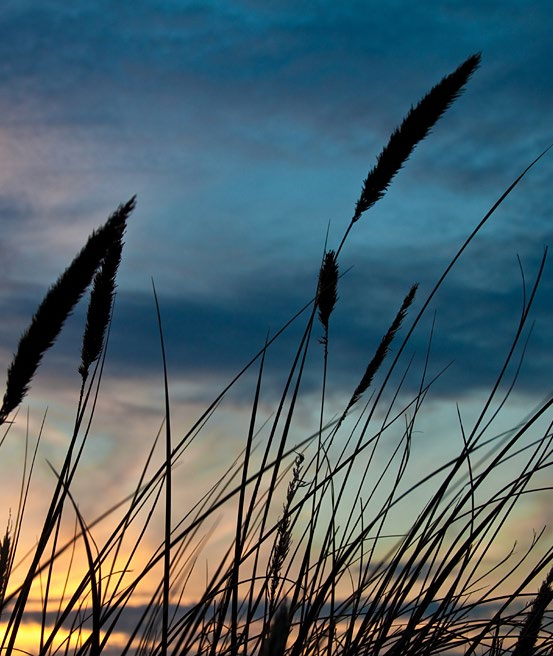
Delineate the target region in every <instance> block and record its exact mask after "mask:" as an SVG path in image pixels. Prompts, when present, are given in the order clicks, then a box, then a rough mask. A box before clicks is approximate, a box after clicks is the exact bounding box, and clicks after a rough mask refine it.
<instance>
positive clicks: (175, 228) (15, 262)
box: [0, 0, 553, 489]
mask: <svg viewBox="0 0 553 656" xmlns="http://www.w3.org/2000/svg"><path fill="white" fill-rule="evenodd" d="M551 19H552V9H551V3H550V2H548V1H546V0H542V1H535V2H527V3H520V2H513V1H502V2H496V1H492V0H484V1H480V2H466V1H465V2H456V1H440V2H434V1H429V2H424V3H408V2H402V1H399V0H393V1H390V2H385V3H382V2H373V1H372V0H368V1H365V2H361V1H359V2H357V1H349V0H348V1H346V2H340V3H338V2H327V1H323V0H321V1H312V2H297V1H295V2H287V1H284V0H281V1H278V2H276V1H275V2H273V1H266V0H265V1H263V2H255V1H250V2H247V1H242V2H211V1H206V2H186V1H180V2H177V1H173V2H170V1H165V2H154V1H149V2H147V1H143V0H135V1H134V2H132V3H131V2H117V3H114V2H107V1H106V0H104V1H97V2H84V1H83V2H81V1H77V2H72V3H66V2H54V1H41V2H37V1H36V0H29V1H25V0H17V1H15V0H13V1H7V2H5V3H3V5H2V8H1V9H0V71H1V79H2V84H1V85H0V152H2V157H1V160H0V162H1V164H0V221H1V225H2V227H3V229H2V231H1V234H0V256H1V259H0V262H1V265H0V266H1V274H2V275H1V282H0V307H1V311H2V316H3V321H2V324H1V327H0V365H1V366H5V367H7V366H8V364H9V361H10V359H11V355H12V353H13V351H14V349H15V346H16V343H17V339H18V337H19V334H20V333H21V331H22V330H23V329H24V327H25V326H26V324H27V322H28V321H29V319H30V317H31V315H32V312H33V311H34V309H35V308H36V305H37V304H38V302H39V301H40V299H41V298H42V296H43V294H44V292H45V291H46V289H47V287H48V286H49V284H51V283H52V282H53V281H54V280H55V278H56V277H57V275H58V274H59V273H60V272H61V271H62V270H63V269H64V267H65V266H66V265H67V264H68V263H69V261H70V260H71V258H72V257H73V255H74V254H75V253H76V252H77V251H78V250H79V248H80V247H81V246H82V244H83V243H84V241H85V240H86V238H87V236H88V234H89V233H90V232H91V231H92V229H94V228H95V227H97V226H98V225H100V224H101V223H103V222H104V220H105V219H106V218H107V216H108V215H109V213H110V212H111V211H112V210H113V209H114V208H115V207H116V206H117V205H118V204H119V203H120V202H123V201H126V200H127V199H128V198H129V197H130V196H132V195H134V194H137V197H138V205H137V209H136V211H135V213H134V215H133V217H132V219H131V221H130V223H129V227H128V231H127V236H126V245H125V250H124V254H123V263H122V266H121V269H120V277H119V290H118V296H117V303H116V311H115V318H114V323H113V331H112V337H111V342H110V352H109V358H108V366H107V368H106V382H105V386H106V399H105V401H104V403H105V406H104V415H103V417H104V418H105V421H103V420H102V419H99V422H98V429H99V431H100V432H101V433H102V435H103V437H104V442H102V440H99V442H98V445H102V444H103V445H104V446H103V447H101V446H98V451H97V453H96V456H95V457H96V458H97V460H96V461H95V462H96V464H98V463H100V464H102V465H105V464H106V462H107V460H108V459H113V460H116V458H115V457H114V456H117V454H118V453H119V454H120V453H123V452H126V449H127V448H128V434H129V433H132V434H134V435H137V434H139V433H141V431H144V434H145V435H146V434H147V435H148V437H144V441H145V442H147V441H148V439H150V437H151V436H153V435H154V434H155V430H156V428H157V426H158V425H159V421H160V419H161V417H162V414H163V404H162V388H161V378H160V371H161V361H160V350H159V342H158V339H157V333H156V323H155V312H154V305H153V297H152V290H151V278H152V277H153V278H154V280H155V284H156V287H157V291H158V294H159V298H160V304H161V311H162V316H163V319H164V326H165V334H166V340H167V344H166V346H167V350H168V355H169V374H170V378H171V381H172V384H173V394H174V401H175V412H176V414H177V416H178V419H179V420H182V421H185V417H186V421H187V422H188V421H189V420H188V417H190V416H192V413H193V412H194V411H198V410H199V409H201V408H202V407H205V404H206V402H208V401H210V400H211V399H212V398H213V394H214V390H216V389H220V388H221V387H222V386H223V385H224V384H225V383H226V382H227V381H228V380H229V379H230V378H231V377H232V375H233V374H234V372H236V370H237V369H239V368H240V366H241V365H242V364H243V363H244V362H245V361H247V359H249V357H250V356H251V355H253V354H254V353H255V352H256V351H257V349H258V348H259V347H260V346H262V344H263V341H264V339H265V336H266V334H267V331H272V332H274V331H275V330H276V329H278V328H279V327H280V325H281V324H282V323H283V322H284V321H286V320H287V319H288V318H289V316H291V314H293V312H295V311H296V310H297V309H299V307H301V306H302V305H303V303H304V302H305V301H307V300H308V299H309V298H310V295H311V294H312V293H313V290H314V286H315V283H316V275H317V270H318V264H319V262H320V258H321V255H322V251H323V246H324V240H325V234H326V230H327V226H328V225H329V222H330V228H329V246H330V247H336V246H337V245H338V243H339V241H340V239H341V237H342V234H343V232H344V230H345V229H346V227H347V225H348V223H349V220H350V218H351V215H352V212H353V208H354V205H355V201H356V200H357V197H358V195H359V191H360V188H361V183H362V180H363V178H364V177H365V175H366V173H367V171H368V170H369V168H370V167H371V166H372V165H373V164H374V162H375V159H376V156H377V155H378V153H379V152H380V150H381V148H382V147H383V146H384V145H385V143H386V141H387V139H388V137H389V135H390V133H391V131H392V130H393V129H394V128H395V127H396V126H397V125H398V124H399V123H400V122H401V120H402V118H403V117H404V115H405V114H406V112H407V111H408V110H409V108H410V106H411V105H412V104H414V103H416V102H417V101H418V100H419V99H420V98H421V97H422V96H423V95H424V93H426V92H427V91H428V90H429V89H430V88H431V86H433V85H434V84H435V83H437V82H438V81H439V80H440V79H441V77H442V76H444V75H446V74H447V73H449V72H451V71H452V70H454V69H455V68H456V67H457V66H458V65H459V64H460V63H461V62H462V61H463V60H464V59H466V58H467V57H468V56H469V55H471V54H472V53H475V52H482V64H481V67H480V69H479V70H478V71H477V72H476V73H475V75H474V77H473V78H472V80H471V81H470V83H469V85H468V87H467V89H466V92H465V93H464V94H463V95H462V96H461V98H460V99H459V100H458V101H457V102H456V103H455V105H454V106H453V107H452V109H450V111H449V112H448V113H447V114H446V116H445V117H444V118H443V119H442V120H441V121H440V122H439V123H438V125H437V126H436V127H435V129H434V130H433V132H432V134H430V135H429V137H428V138H427V139H426V140H425V141H424V142H423V143H422V144H421V145H420V146H419V147H418V148H417V150H416V152H415V153H414V155H413V156H412V158H411V159H410V160H409V162H408V163H407V165H406V166H405V168H404V169H403V170H402V171H401V172H400V173H399V175H398V176H397V178H396V179H395V180H394V182H393V183H392V185H391V187H390V190H389V192H388V193H387V195H386V197H385V198H384V199H383V200H382V201H381V202H379V203H378V204H377V205H376V206H375V207H374V208H373V209H372V210H371V211H370V212H369V213H367V214H366V215H365V216H364V217H363V219H362V220H361V221H359V222H358V223H357V224H356V225H355V228H354V230H353V231H352V232H351V234H350V237H349V239H348V242H347V244H346V246H345V248H344V249H343V251H342V253H341V260H340V266H341V269H342V271H346V270H348V269H350V267H351V269H350V270H349V271H348V273H347V275H346V276H345V277H344V278H343V279H342V281H341V285H340V289H339V295H340V299H339V304H338V308H337V311H336V312H337V317H336V320H335V327H333V339H334V342H333V350H332V352H331V365H330V366H331V372H332V376H333V378H332V380H333V385H334V386H333V390H334V392H333V393H334V394H335V396H334V397H333V398H334V399H335V400H336V401H337V403H338V401H340V400H342V401H343V400H344V399H345V398H346V397H348V396H349V394H351V391H352V390H353V388H354V387H355V385H356V384H357V381H358V379H359V377H360V376H361V374H362V373H363V371H364V368H365V366H366V363H367V362H368V360H369V359H370V357H371V355H372V353H373V351H374V349H375V348H376V346H377V344H378V342H379V341H380V338H381V336H382V334H383V332H384V331H385V330H386V328H387V326H388V324H389V323H390V321H391V320H392V318H393V316H394V314H395V312H396V311H397V309H398V307H399V305H400V303H401V300H402V298H403V296H404V295H405V294H406V293H407V291H408V289H409V287H410V285H411V284H412V283H413V282H415V281H418V282H419V283H420V286H421V287H420V293H419V301H418V304H417V305H416V306H415V309H417V308H418V307H420V304H421V302H422V300H423V299H424V298H425V297H426V295H427V294H428V292H429V290H430V289H431V288H432V285H433V284H434V282H435V281H436V280H437V279H438V277H439V275H440V274H441V272H442V271H443V269H444V267H445V266H446V265H447V263H448V262H449V260H450V259H451V257H452V256H453V255H454V254H455V252H456V250H457V248H458V247H459V246H460V245H461V243H462V242H463V240H464V238H465V237H466V236H467V235H468V234H469V233H470V231H471V230H472V228H473V227H474V226H475V225H476V224H477V223H478V221H479V220H480V219H481V217H482V216H483V215H484V214H485V212H486V211H487V210H488V209H489V207H490V206H491V205H492V204H493V202H494V201H495V200H496V199H497V198H498V197H499V196H500V195H501V193H502V192H503V191H504V190H505V189H506V187H507V186H508V185H509V184H510V183H511V182H512V180H513V179H514V178H515V177H516V176H517V175H518V173H519V172H520V171H521V170H522V169H524V168H525V167H526V165H527V164H529V162H530V161H532V160H533V159H534V158H535V157H536V156H537V155H538V154H539V153H540V152H541V151H542V150H544V149H545V148H546V147H547V146H549V145H550V143H551V142H553V131H552V129H551V107H552V106H553V84H552V82H553V73H552V69H551V61H552V59H553V40H552V39H551ZM552 157H553V155H548V156H546V157H545V158H544V159H543V160H542V161H541V162H540V163H539V165H538V166H537V167H535V168H534V169H533V170H532V171H531V173H530V174H529V175H528V177H527V178H526V179H525V180H524V181H523V183H522V184H521V185H520V186H519V187H518V188H517V189H516V191H515V192H514V194H513V195H512V196H511V197H510V198H509V199H508V200H507V201H506V202H505V204H504V205H503V206H502V207H501V208H500V210H499V211H498V213H497V214H496V215H495V216H494V218H493V219H492V221H491V222H490V223H489V225H487V226H486V228H485V229H484V230H483V231H482V233H481V235H480V236H479V237H478V239H477V241H476V242H475V243H474V244H473V246H472V248H471V250H470V251H469V252H468V253H467V254H466V255H465V256H464V257H463V259H462V260H461V261H460V263H459V265H458V267H456V269H455V270H454V271H453V272H452V275H451V276H450V278H449V279H448V282H447V284H446V285H445V286H444V288H443V289H442V291H441V292H440V294H439V295H438V296H437V298H436V300H435V302H434V303H433V304H432V306H431V309H430V314H429V317H428V321H427V322H426V323H423V326H422V329H421V331H420V332H418V333H416V334H415V336H414V338H413V340H412V351H411V352H416V353H417V354H419V355H420V354H421V353H422V354H424V351H425V349H426V346H427V342H428V336H429V329H430V320H431V319H432V312H433V311H434V310H435V311H436V332H435V337H434V342H433V349H432V362H433V363H434V371H438V370H439V369H441V368H442V367H443V366H445V365H446V364H448V363H449V362H450V361H452V360H454V364H453V366H452V367H451V369H450V370H448V372H447V374H446V375H444V377H443V378H442V379H441V380H440V384H439V385H437V386H436V389H435V391H434V397H433V399H434V402H435V403H436V406H439V404H440V403H444V404H447V405H448V406H450V407H453V406H454V402H455V401H459V402H463V401H466V402H467V403H469V402H471V400H473V399H474V397H475V396H478V395H479V394H481V393H483V390H484V391H485V390H487V389H488V388H489V387H490V385H491V384H492V383H493V381H494V379H495V375H496V373H497V371H498V369H499V367H500V366H501V363H502V358H503V356H504V355H505V353H506V349H507V348H508V346H509V345H510V340H511V337H512V335H513V334H514V331H515V330H516V326H517V322H518V317H519V314H520V308H521V303H522V282H521V275H520V271H519V266H518V263H517V259H516V256H517V254H518V255H519V256H520V259H521V262H522V265H523V269H524V272H525V275H526V279H527V281H528V282H531V281H532V279H533V276H534V275H535V273H536V271H537V267H538V265H539V261H540V258H541V256H542V253H543V247H544V245H547V244H552V243H553V223H552V210H553V201H552V199H551V179H552V174H553V159H552ZM552 293H553V269H552V267H551V263H548V264H547V265H546V268H545V272H544V276H543V281H542V284H541V287H540V292H539V295H538V298H537V300H536V306H535V312H534V315H533V316H534V318H535V319H536V325H535V328H534V333H533V336H532V340H531V342H530V346H529V351H528V356H527V359H526V364H525V368H524V369H523V372H522V374H521V377H520V381H519V385H518V388H517V389H518V397H517V399H518V403H519V404H520V407H529V406H531V405H532V403H533V402H534V401H536V402H537V401H538V400H540V399H541V398H542V397H543V396H545V395H546V394H547V393H549V392H550V391H551V371H552V365H553V356H552V353H551V348H550V345H551V320H552V318H553V316H552V315H553V310H552V307H551V295H552ZM83 311H84V309H81V310H80V311H79V312H77V313H76V316H75V318H74V320H72V321H70V322H69V323H68V325H67V329H66V331H65V332H64V334H63V335H62V337H61V338H60V340H59V342H58V343H57V344H56V346H55V348H54V349H53V350H52V352H51V353H49V354H48V355H47V357H46V359H45V362H44V367H43V368H42V369H41V370H40V371H39V373H38V375H37V378H36V381H35V384H34V385H33V389H32V392H31V395H30V396H29V399H28V400H27V402H26V403H28V404H29V405H30V407H31V409H32V412H34V413H35V419H34V421H35V423H38V422H39V421H40V417H41V413H42V412H43V410H44V408H45V407H46V405H48V406H49V407H50V411H49V412H50V413H51V420H52V429H51V430H52V431H53V433H52V438H51V440H52V444H54V445H55V444H56V443H57V441H56V440H58V441H59V442H60V443H62V441H63V437H62V436H63V432H64V430H66V429H67V425H68V424H70V420H71V417H72V416H73V415H72V414H71V413H72V412H73V410H72V408H74V404H75V398H76V394H77V392H78V381H77V377H76V368H77V366H78V353H79V338H80V334H81V333H80V331H81V330H82V312H83ZM338 313H340V314H339V316H338ZM294 344H295V338H294V335H292V336H291V337H290V338H288V337H286V336H285V337H284V339H283V341H282V344H281V345H280V346H278V350H277V351H276V356H275V358H274V361H273V363H272V369H270V370H268V372H267V374H266V384H267V386H268V389H269V390H272V389H273V387H274V389H277V387H278V385H280V382H279V381H280V380H281V377H282V376H283V375H285V373H286V371H287V369H288V367H289V359H287V357H288V356H287V355H286V354H287V353H289V352H290V349H291V348H293V346H294ZM2 363H3V364H2ZM316 381H317V378H316V377H315V378H313V379H311V378H307V379H306V382H307V383H308V385H307V388H306V391H307V393H308V394H309V391H310V385H313V388H314V386H315V385H316ZM52 395H53V396H52ZM250 399H251V390H250V389H247V390H246V391H244V392H240V391H237V394H236V399H235V400H234V401H233V403H235V405H233V410H232V412H231V418H230V419H226V420H225V422H228V423H223V424H222V425H221V426H220V427H219V430H220V431H222V430H223V429H224V428H225V427H229V426H230V427H232V428H231V432H232V431H234V425H235V424H234V422H237V423H236V425H238V422H239V414H240V410H241V409H243V408H244V407H245V408H246V409H247V408H248V403H249V401H250ZM337 407H338V406H337ZM180 411H181V412H182V416H179V412H180ZM232 413H234V414H232ZM216 432H217V431H215V433H216ZM114 433H115V434H116V435H115V434H114ZM235 434H236V436H237V437H236V439H237V440H239V438H240V435H241V433H240V429H238V428H236V430H235ZM125 436H127V438H125ZM125 439H127V441H125ZM118 440H122V441H120V442H118ZM52 448H53V447H52ZM102 449H105V450H104V451H103V450H102ZM137 451H138V449H137ZM136 457H137V458H138V456H136ZM93 460H94V459H93ZM137 466H138V465H137ZM110 471H111V470H110V469H109V467H107V468H106V467H105V468H104V469H102V468H100V469H99V471H98V474H97V475H98V476H105V485H106V486H113V485H114V482H113V480H112V478H113V475H112V474H110ZM106 489H111V488H106Z"/></svg>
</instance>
